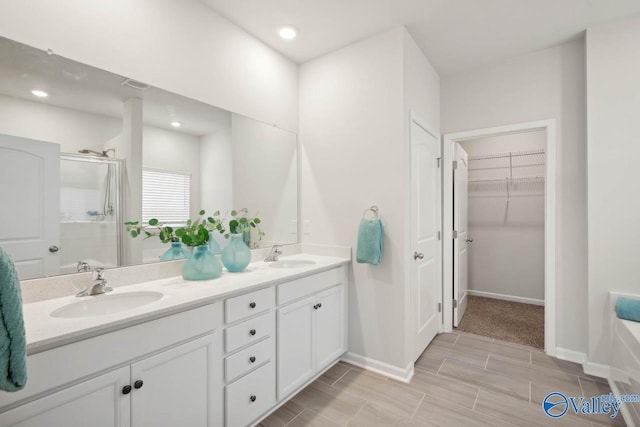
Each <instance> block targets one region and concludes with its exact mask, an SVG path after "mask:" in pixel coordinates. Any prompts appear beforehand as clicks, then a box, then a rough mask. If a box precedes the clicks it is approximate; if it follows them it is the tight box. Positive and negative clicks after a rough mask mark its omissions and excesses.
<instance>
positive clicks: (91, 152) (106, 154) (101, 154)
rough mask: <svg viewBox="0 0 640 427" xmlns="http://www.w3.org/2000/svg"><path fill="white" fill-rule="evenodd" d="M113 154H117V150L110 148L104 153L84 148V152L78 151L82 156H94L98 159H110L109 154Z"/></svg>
mask: <svg viewBox="0 0 640 427" xmlns="http://www.w3.org/2000/svg"><path fill="white" fill-rule="evenodd" d="M110 151H111V152H113V154H114V155H115V154H116V150H115V148H109V149H107V150H103V151H95V150H89V149H88V148H83V149H82V150H78V153H80V154H92V155H95V156H98V157H107V158H108V157H109V152H110Z"/></svg>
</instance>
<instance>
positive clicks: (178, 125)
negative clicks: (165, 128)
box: [171, 122, 182, 128]
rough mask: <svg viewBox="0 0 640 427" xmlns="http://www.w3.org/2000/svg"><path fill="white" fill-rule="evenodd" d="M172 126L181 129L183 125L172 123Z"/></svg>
mask: <svg viewBox="0 0 640 427" xmlns="http://www.w3.org/2000/svg"><path fill="white" fill-rule="evenodd" d="M171 126H173V127H174V128H179V127H180V126H182V123H180V122H171Z"/></svg>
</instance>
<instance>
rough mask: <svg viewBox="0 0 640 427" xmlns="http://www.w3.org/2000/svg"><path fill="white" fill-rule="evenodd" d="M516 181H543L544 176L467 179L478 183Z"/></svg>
mask: <svg viewBox="0 0 640 427" xmlns="http://www.w3.org/2000/svg"><path fill="white" fill-rule="evenodd" d="M507 180H508V181H509V182H510V183H517V182H518V181H536V180H542V181H544V176H514V177H512V178H509V177H504V178H484V179H469V180H467V182H469V183H479V182H507Z"/></svg>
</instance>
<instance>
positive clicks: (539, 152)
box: [469, 150, 544, 161]
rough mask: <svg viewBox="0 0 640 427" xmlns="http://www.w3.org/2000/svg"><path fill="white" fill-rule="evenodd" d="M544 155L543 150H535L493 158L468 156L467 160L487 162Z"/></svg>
mask: <svg viewBox="0 0 640 427" xmlns="http://www.w3.org/2000/svg"><path fill="white" fill-rule="evenodd" d="M540 154H544V150H536V151H521V152H515V153H505V154H496V155H493V156H483V155H478V156H469V160H470V161H471V160H489V159H505V158H509V157H523V156H535V155H540Z"/></svg>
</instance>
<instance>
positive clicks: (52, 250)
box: [49, 245, 60, 254]
mask: <svg viewBox="0 0 640 427" xmlns="http://www.w3.org/2000/svg"><path fill="white" fill-rule="evenodd" d="M59 250H60V248H59V247H57V246H56V245H53V246H49V252H51V253H52V254H53V253H56V252H58V251H59Z"/></svg>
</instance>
